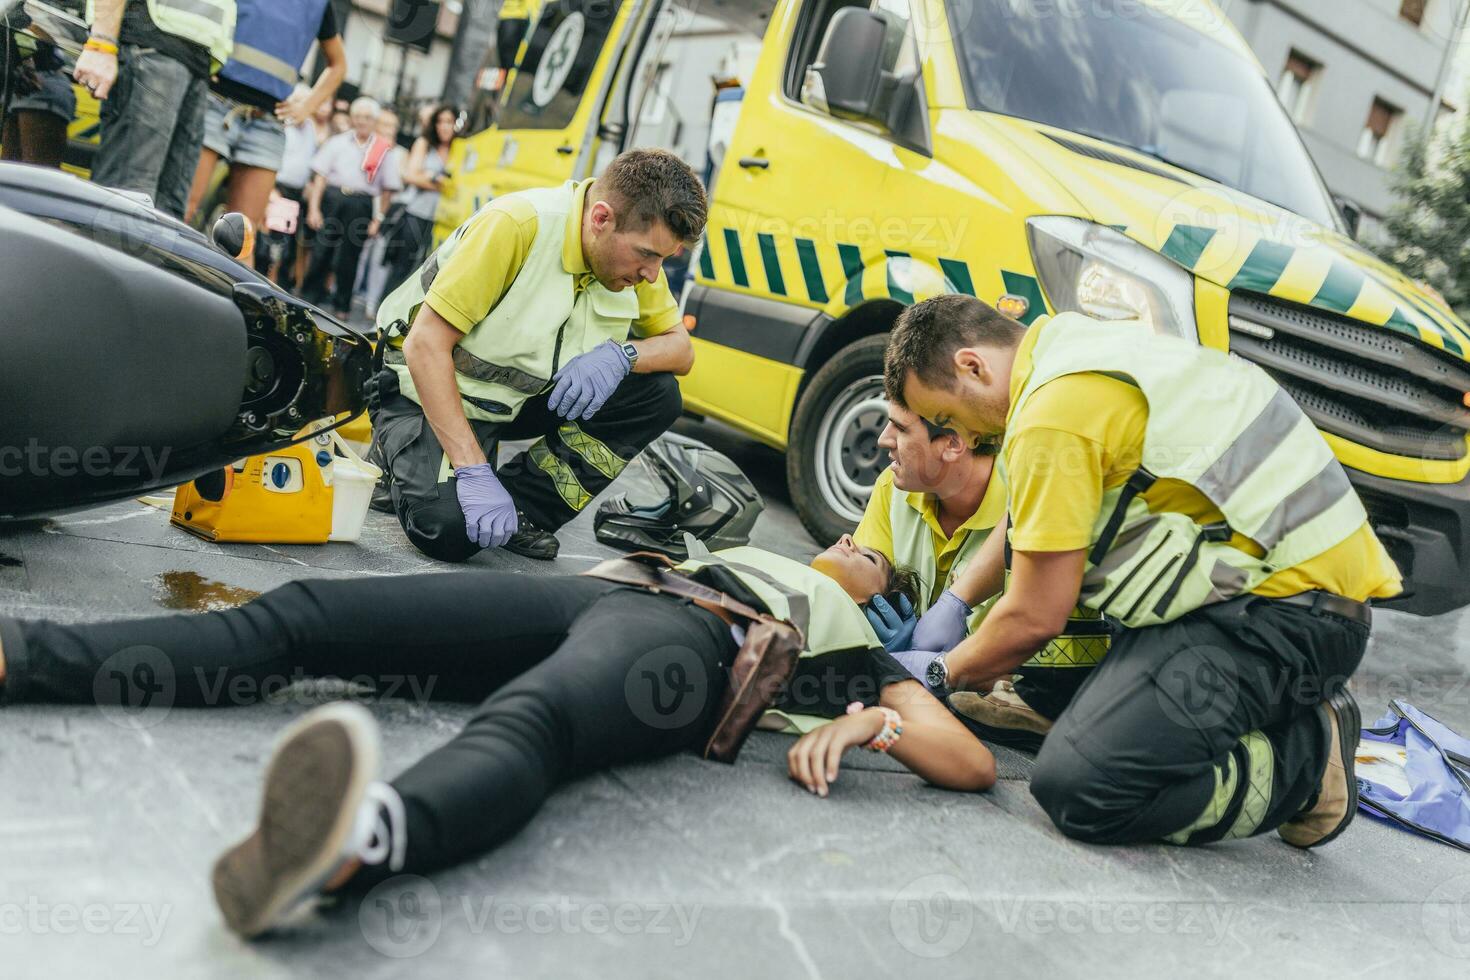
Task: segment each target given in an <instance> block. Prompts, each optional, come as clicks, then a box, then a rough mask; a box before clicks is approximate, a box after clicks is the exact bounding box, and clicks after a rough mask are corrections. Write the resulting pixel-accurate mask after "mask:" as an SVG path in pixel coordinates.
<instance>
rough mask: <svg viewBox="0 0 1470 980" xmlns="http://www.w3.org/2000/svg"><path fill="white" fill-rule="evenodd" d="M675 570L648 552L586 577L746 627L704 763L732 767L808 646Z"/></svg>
mask: <svg viewBox="0 0 1470 980" xmlns="http://www.w3.org/2000/svg"><path fill="white" fill-rule="evenodd" d="M672 565H673V563H672V562H671V561H669V559H668V557H667V556H665V555H660V554H657V553H655V552H651V551H644V552H635V553H634V554H632V555H629V556H628V557H627V558H614V559H612V560H611V561H605V562H603V563H601V564H600V565H598V566H597V567H596V568H594V569H592V570H591V571H586V572H583V573H582V574H583V575H586V576H587V577H589V578H596V579H601V580H603V581H604V582H616V583H618V584H619V585H631V586H633V587H635V588H640V589H647V590H648V591H649V592H654V593H667V594H669V595H672V596H678V597H679V598H681V599H688V600H689V601H690V602H692V603H694V604H695V605H696V606H698V607H699V608H701V609H705V610H708V611H709V612H712V613H714V614H715V615H716V616H718V617H720V619H722V620H724V621H725V622H726V623H728V624H730V625H732V626H734V625H736V624H738V623H740V622H743V623H744V624H745V639H744V642H743V643H742V644H741V645H740V649H739V650H737V651H736V652H735V658H734V660H733V661H732V662H731V664H730V681H729V683H728V684H727V685H726V686H725V693H724V695H723V696H722V697H721V699H720V705H719V709H718V711H717V717H716V721H715V726H714V730H713V731H711V732H710V735H709V739H708V741H706V742H705V746H704V757H705V758H706V759H715V760H718V761H720V762H734V761H735V758H736V756H738V755H739V754H740V747H741V746H742V745H744V744H745V740H746V738H747V737H748V736H749V735H750V733H751V732H752V731H753V730H754V729H755V726H756V722H758V721H759V720H760V717H761V715H762V714H764V713H765V711H766V709H767V708H770V707H772V706H773V705H774V704H775V703H776V700H777V699H778V697H779V695H780V693H781V691H782V689H783V688H784V687H785V685H786V684H787V683H789V682H790V680H791V677H792V675H794V674H795V673H796V661H797V658H799V657H800V656H801V651H802V648H803V647H804V646H805V644H806V641H805V639H804V638H803V637H802V634H801V630H799V629H797V628H796V627H795V626H793V625H792V624H791V623H786V622H782V621H781V620H778V619H776V618H775V617H774V616H771V615H769V614H767V613H763V612H761V611H760V610H759V609H755V608H754V607H752V606H750V605H747V604H746V603H744V602H741V601H740V600H739V599H736V598H735V597H734V596H730V595H726V594H725V593H723V592H721V591H720V590H719V589H712V588H710V587H709V586H707V585H704V584H702V583H700V582H696V581H694V580H693V579H691V578H689V577H687V576H685V575H680V574H679V573H678V572H676V571H674V570H673V568H672Z"/></svg>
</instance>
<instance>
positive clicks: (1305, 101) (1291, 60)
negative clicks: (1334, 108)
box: [1276, 50, 1322, 125]
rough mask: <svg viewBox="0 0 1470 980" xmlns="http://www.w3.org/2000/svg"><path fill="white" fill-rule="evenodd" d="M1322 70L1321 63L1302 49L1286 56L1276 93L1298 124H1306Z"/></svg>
mask: <svg viewBox="0 0 1470 980" xmlns="http://www.w3.org/2000/svg"><path fill="white" fill-rule="evenodd" d="M1321 71H1322V66H1321V65H1320V64H1319V63H1317V62H1315V61H1313V60H1312V59H1311V58H1308V57H1307V56H1306V55H1304V54H1302V53H1301V52H1300V51H1296V50H1293V51H1292V52H1291V53H1290V54H1288V55H1287V56H1286V67H1285V68H1283V69H1282V70H1281V80H1280V81H1279V82H1277V83H1276V94H1277V96H1278V97H1279V98H1280V99H1281V104H1282V105H1283V106H1285V107H1286V111H1287V112H1288V113H1289V114H1290V115H1291V118H1292V120H1293V121H1295V122H1296V123H1297V125H1302V124H1304V123H1305V122H1306V121H1307V116H1308V114H1310V112H1311V110H1312V97H1313V96H1314V95H1315V94H1316V89H1317V78H1318V76H1319V75H1320V74H1321Z"/></svg>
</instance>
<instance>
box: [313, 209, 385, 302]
mask: <svg viewBox="0 0 1470 980" xmlns="http://www.w3.org/2000/svg"><path fill="white" fill-rule="evenodd" d="M375 200H376V198H375V197H374V196H373V195H371V194H344V193H342V191H341V189H340V188H336V187H328V188H327V189H326V191H325V193H323V194H322V227H321V230H320V231H318V232H317V234H316V241H315V243H314V244H313V246H312V253H311V265H309V266H308V267H307V270H306V285H305V287H304V288H303V290H302V294H301V298H302V299H304V300H306V301H307V302H308V303H313V304H315V305H317V306H321V305H322V302H323V301H324V300H325V299H326V298H327V276H329V275H331V274H332V273H334V272H335V273H336V275H337V279H336V283H335V285H334V286H333V292H332V304H331V308H332V310H333V312H337V313H350V312H351V311H352V287H353V286H354V285H356V283H357V264H358V262H359V261H360V260H361V259H362V250H363V249H364V248H365V247H367V242H368V226H369V225H371V224H372V223H373V207H374V204H373V202H374V201H375Z"/></svg>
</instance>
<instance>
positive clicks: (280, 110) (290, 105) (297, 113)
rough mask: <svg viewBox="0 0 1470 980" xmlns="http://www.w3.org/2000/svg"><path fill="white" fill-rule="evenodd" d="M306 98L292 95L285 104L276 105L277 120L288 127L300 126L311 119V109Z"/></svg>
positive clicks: (278, 103)
mask: <svg viewBox="0 0 1470 980" xmlns="http://www.w3.org/2000/svg"><path fill="white" fill-rule="evenodd" d="M307 98H308V97H306V96H301V97H298V96H295V95H292V96H291V97H290V98H288V99H286V100H285V101H284V102H277V103H276V118H277V119H279V120H280V121H281V122H282V123H283V124H284V125H286V126H288V127H294V126H300V125H301V124H302V123H304V122H306V121H307V120H308V119H310V118H311V111H312V110H311V108H310V107H308V106H307Z"/></svg>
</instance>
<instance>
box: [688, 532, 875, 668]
mask: <svg viewBox="0 0 1470 980" xmlns="http://www.w3.org/2000/svg"><path fill="white" fill-rule="evenodd" d="M710 565H720V566H722V567H724V568H725V569H727V570H728V571H729V572H730V573H731V574H733V575H734V576H735V577H736V578H738V579H739V580H740V581H741V583H742V584H743V585H744V586H745V587H746V588H748V589H749V590H750V591H751V592H752V593H754V594H755V596H756V597H757V598H759V599H760V601H761V603H762V605H764V606H765V607H766V610H767V611H768V612H770V614H771V615H772V616H775V617H776V618H777V619H784V620H789V621H791V622H793V623H795V624H796V626H797V627H799V628H800V629H801V631H802V635H803V636H805V637H806V648H805V649H804V650H802V653H801V655H802V656H803V657H816V656H821V655H822V654H824V653H835V652H837V651H839V650H856V649H879V650H881V649H882V648H883V644H882V643H881V642H879V640H878V636H877V634H876V633H874V632H873V627H872V626H871V625H870V624H869V623H868V618H867V617H866V616H864V615H863V611H862V608H861V607H860V606H859V605H858V604H857V603H856V602H853V601H852V597H851V596H849V595H848V594H847V593H846V592H844V591H843V590H842V586H840V585H838V584H837V583H836V582H835V581H833V580H832V579H830V578H828V577H827V576H826V575H823V574H822V573H821V572H819V571H817V570H816V569H815V568H812V567H811V566H810V565H805V564H802V563H801V562H799V561H794V560H792V559H790V558H783V557H782V556H781V555H777V554H772V553H771V552H769V551H763V550H761V549H760V548H751V547H742V548H725V549H723V550H720V551H716V552H714V553H713V554H709V555H705V556H702V557H699V558H691V559H689V560H688V561H686V562H684V563H683V564H681V565H679V566H678V567H679V570H680V571H683V572H690V573H693V572H697V571H699V570H700V569H701V568H706V567H708V566H710Z"/></svg>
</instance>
